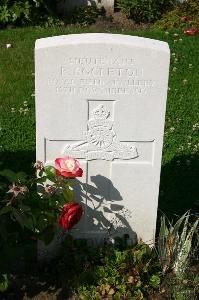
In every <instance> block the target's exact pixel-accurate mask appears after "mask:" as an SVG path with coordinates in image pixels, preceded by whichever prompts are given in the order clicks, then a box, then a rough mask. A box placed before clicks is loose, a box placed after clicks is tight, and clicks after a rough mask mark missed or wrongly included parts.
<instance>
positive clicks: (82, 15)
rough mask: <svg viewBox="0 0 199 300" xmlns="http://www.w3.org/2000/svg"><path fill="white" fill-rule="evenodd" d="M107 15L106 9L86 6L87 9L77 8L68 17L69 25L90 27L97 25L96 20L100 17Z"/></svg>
mask: <svg viewBox="0 0 199 300" xmlns="http://www.w3.org/2000/svg"><path fill="white" fill-rule="evenodd" d="M104 14H105V10H104V8H103V7H102V8H97V7H95V6H86V7H78V8H75V9H74V10H73V11H72V12H71V13H69V15H68V16H67V18H68V20H67V23H72V24H81V25H84V26H86V25H90V24H93V23H95V21H96V19H97V18H98V17H99V16H103V15H104Z"/></svg>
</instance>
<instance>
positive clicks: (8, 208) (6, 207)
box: [0, 205, 15, 216]
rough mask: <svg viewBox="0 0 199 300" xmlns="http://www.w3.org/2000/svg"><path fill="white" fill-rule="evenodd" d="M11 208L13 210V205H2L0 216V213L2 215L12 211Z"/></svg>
mask: <svg viewBox="0 0 199 300" xmlns="http://www.w3.org/2000/svg"><path fill="white" fill-rule="evenodd" d="M13 210H15V209H14V207H12V206H10V205H9V206H4V207H3V208H2V209H1V210H0V216H1V215H4V214H7V213H9V212H12V211H13Z"/></svg>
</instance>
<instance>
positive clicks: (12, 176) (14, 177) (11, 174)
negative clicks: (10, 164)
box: [0, 169, 17, 182]
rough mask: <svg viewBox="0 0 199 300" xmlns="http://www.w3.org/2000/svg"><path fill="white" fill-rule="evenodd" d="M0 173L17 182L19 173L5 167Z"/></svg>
mask: <svg viewBox="0 0 199 300" xmlns="http://www.w3.org/2000/svg"><path fill="white" fill-rule="evenodd" d="M0 175H1V176H3V177H5V178H6V179H8V181H10V182H16V181H17V174H16V173H14V172H13V171H11V170H9V169H5V170H3V171H0Z"/></svg>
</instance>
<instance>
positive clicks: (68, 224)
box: [59, 203, 83, 230]
mask: <svg viewBox="0 0 199 300" xmlns="http://www.w3.org/2000/svg"><path fill="white" fill-rule="evenodd" d="M82 214H83V209H82V207H81V206H80V205H79V203H66V204H64V207H63V210H62V214H61V216H60V218H59V225H60V226H61V227H63V228H64V229H65V230H69V229H71V228H72V227H73V226H74V225H75V224H77V223H78V222H79V220H80V219H81V217H82Z"/></svg>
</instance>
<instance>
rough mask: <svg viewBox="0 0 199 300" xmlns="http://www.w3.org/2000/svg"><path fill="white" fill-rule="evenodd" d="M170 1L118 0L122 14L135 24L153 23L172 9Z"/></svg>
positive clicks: (172, 3) (172, 2)
mask: <svg viewBox="0 0 199 300" xmlns="http://www.w3.org/2000/svg"><path fill="white" fill-rule="evenodd" d="M174 3H175V1H172V0H119V1H118V5H119V8H120V9H121V10H122V12H123V13H124V14H125V15H127V16H128V17H129V18H132V19H133V20H134V21H135V22H137V23H141V22H154V21H156V20H158V19H159V18H160V17H161V15H162V14H163V12H165V11H167V10H168V9H170V8H173V5H174Z"/></svg>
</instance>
